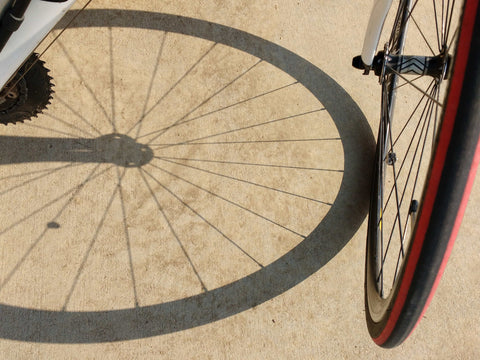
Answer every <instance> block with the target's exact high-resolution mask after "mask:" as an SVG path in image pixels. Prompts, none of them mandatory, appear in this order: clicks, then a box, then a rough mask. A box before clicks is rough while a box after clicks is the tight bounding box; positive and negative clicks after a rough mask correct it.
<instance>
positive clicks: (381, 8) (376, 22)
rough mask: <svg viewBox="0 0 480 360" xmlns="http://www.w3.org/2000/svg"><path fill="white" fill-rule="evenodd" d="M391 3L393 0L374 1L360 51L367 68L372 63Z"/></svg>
mask: <svg viewBox="0 0 480 360" xmlns="http://www.w3.org/2000/svg"><path fill="white" fill-rule="evenodd" d="M392 2H393V0H375V3H374V4H373V9H372V12H371V14H370V20H369V21H368V27H367V32H366V33H365V39H364V41H363V49H362V61H363V63H364V64H365V65H367V66H371V65H372V63H373V58H374V56H375V52H376V51H377V47H378V42H379V41H380V35H381V33H382V28H383V24H384V22H385V19H386V17H387V14H388V11H389V10H390V7H391V6H392Z"/></svg>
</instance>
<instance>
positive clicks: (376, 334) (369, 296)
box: [365, 0, 480, 348]
mask: <svg viewBox="0 0 480 360" xmlns="http://www.w3.org/2000/svg"><path fill="white" fill-rule="evenodd" d="M478 2H479V1H478V0H466V1H465V2H464V4H463V16H460V22H459V24H460V25H459V28H460V31H459V37H458V42H457V52H456V56H455V61H454V63H453V64H454V65H453V69H452V70H451V72H450V73H451V74H452V75H451V76H450V77H451V82H450V85H449V91H448V94H447V95H446V98H445V99H446V101H445V103H444V109H443V113H442V115H441V117H440V123H439V124H438V127H436V126H435V128H436V129H437V131H436V135H435V136H436V140H435V141H433V142H432V146H433V149H432V155H431V157H430V162H429V165H428V166H427V171H426V172H425V180H424V181H425V184H424V187H423V193H422V195H421V197H420V198H419V199H421V201H420V204H419V207H418V210H416V209H414V206H413V205H414V202H413V201H411V203H410V204H408V203H407V208H408V210H407V211H408V213H407V218H410V217H412V218H414V219H415V224H414V225H412V227H413V230H412V232H411V235H410V240H409V242H408V245H407V246H405V247H404V246H403V245H401V249H400V254H399V255H398V258H399V259H400V258H402V257H403V259H404V261H403V264H402V265H401V267H400V268H399V265H398V264H397V265H396V268H395V274H394V279H393V284H392V288H391V289H390V291H389V293H388V295H385V293H384V291H383V284H382V285H381V286H380V288H379V285H378V283H379V282H380V280H379V278H381V279H382V281H383V267H382V268H381V269H378V267H379V263H378V262H379V261H380V265H381V266H383V264H384V263H385V257H386V254H385V253H384V251H385V249H384V244H383V243H382V244H380V243H381V240H382V241H383V234H384V230H385V228H386V226H385V224H384V219H386V218H387V216H386V214H385V210H386V207H387V206H386V205H384V203H383V200H384V197H383V194H384V185H385V171H386V170H385V169H386V167H388V165H385V163H386V161H385V160H386V159H387V157H388V156H389V155H388V154H387V153H386V150H387V148H388V143H389V139H388V138H387V137H388V136H390V140H393V139H392V137H391V133H392V132H393V130H392V129H390V126H391V122H389V123H388V124H386V120H385V117H390V115H392V114H393V106H394V103H395V95H396V94H395V93H396V90H395V89H397V88H398V87H397V85H396V84H397V80H398V79H399V75H397V74H395V73H394V74H391V75H389V76H388V78H387V81H386V82H387V84H386V85H385V84H384V85H383V99H387V101H385V100H382V102H383V105H382V112H383V115H382V118H381V122H380V129H379V139H378V142H377V151H376V157H375V158H376V161H375V166H374V176H373V185H372V194H371V204H370V214H369V223H368V235H367V252H366V263H365V308H366V320H367V327H368V330H369V333H370V335H371V337H372V339H373V340H374V342H375V343H376V344H377V345H380V346H382V347H386V348H391V347H394V346H397V345H399V344H401V343H402V342H403V341H404V340H405V339H406V338H407V337H408V336H409V335H410V334H411V333H412V331H413V330H414V329H415V327H416V325H417V324H418V322H419V321H420V319H421V318H422V317H423V314H424V312H425V311H426V309H427V307H428V305H429V303H430V301H431V299H432V297H433V294H434V292H435V289H436V288H437V286H438V283H439V281H440V278H441V276H442V274H443V271H444V268H445V265H446V262H447V260H448V257H449V255H450V252H451V250H452V246H453V242H454V240H455V237H456V235H457V232H458V230H459V226H460V222H461V219H462V216H463V213H464V210H465V207H466V204H467V200H468V195H469V193H470V190H471V187H472V184H473V179H474V176H475V172H476V168H477V165H478V163H479V160H480V149H479V146H478V144H479V135H480V121H479V120H480V116H479V114H480V67H479V65H478V63H479V62H478V58H479V56H480V50H479V49H480V7H479V6H478ZM416 4H417V3H416V2H415V4H413V7H414V6H415V5H416ZM434 4H435V3H434ZM434 6H435V5H434ZM413 7H412V8H411V7H410V1H408V0H407V1H401V2H400V5H399V9H398V12H397V16H396V20H395V23H394V27H393V31H392V38H393V39H394V40H395V41H393V44H394V47H393V51H394V52H395V51H398V52H399V53H401V52H402V51H403V44H404V41H405V34H406V27H407V23H406V22H408V20H409V18H410V16H407V17H406V22H405V14H408V13H409V11H410V10H409V9H413ZM412 18H413V16H412ZM415 26H417V24H415ZM398 29H401V32H400V33H399V32H398ZM391 40H392V39H391ZM391 43H392V41H391ZM389 90H390V92H388V91H389ZM435 95H436V94H435ZM436 96H437V95H436ZM425 102H427V100H426V101H425ZM385 103H387V104H388V105H387V106H385ZM419 104H420V103H419ZM385 107H388V108H387V109H386V110H385ZM385 111H387V112H385ZM415 111H416V110H415ZM422 116H423V114H422ZM388 121H391V119H390V118H389V119H388ZM408 121H410V120H408ZM429 124H430V121H429ZM423 126H425V125H422V133H423ZM434 131H435V130H434ZM401 132H403V128H402V130H401ZM427 134H428V130H427V131H426V132H425V138H427ZM414 135H415V136H416V131H415V133H414ZM399 136H400V135H399ZM405 136H406V134H405ZM385 139H386V144H387V145H385ZM412 141H413V140H412ZM396 143H397V139H396V140H395V142H394V141H391V144H396ZM423 147H425V142H424V145H423ZM392 149H393V145H392ZM392 149H391V153H393V154H395V152H393V151H392ZM417 149H418V147H417ZM422 154H423V149H422ZM415 156H416V152H415ZM393 158H395V156H393ZM406 158H407V155H405V159H406ZM395 161H396V160H395V159H393V160H391V162H393V164H395ZM414 161H415V160H412V164H413V163H414ZM412 166H413V165H412ZM402 167H403V163H402ZM418 168H419V169H420V165H418ZM400 170H401V169H400ZM419 173H420V171H419ZM397 175H398V174H396V173H395V171H393V179H394V181H393V182H394V183H395V185H393V187H395V191H397V184H396V182H397V179H399V178H400V176H397ZM409 177H410V175H408V178H409ZM417 177H418V175H416V178H415V184H414V187H415V185H416V183H417ZM408 178H407V181H408ZM393 187H392V190H391V192H390V194H392V192H393ZM406 188H407V185H405V188H404V189H406ZM413 192H415V189H414V190H413ZM404 194H405V190H404V193H403V194H402V198H401V200H402V201H403V198H404V196H403V195H404ZM413 197H414V195H413V194H412V199H413ZM388 200H390V196H389V198H388ZM387 202H388V201H387ZM400 205H402V204H400ZM404 208H405V206H404ZM401 210H402V209H401V207H400V206H398V196H397V210H396V211H397V214H396V215H395V216H394V219H395V220H394V223H393V227H396V226H397V225H396V223H397V219H401V214H400V213H401V212H402V211H401ZM406 222H407V223H408V220H407V221H406ZM398 223H399V225H398V227H399V229H400V231H399V237H400V242H402V243H403V242H404V241H405V236H404V234H405V233H403V234H402V231H401V229H402V227H403V225H402V224H401V220H398ZM407 225H408V224H405V227H404V228H405V229H406V227H407ZM392 233H393V230H392ZM392 233H391V234H392ZM391 234H390V239H391ZM379 238H381V239H379ZM389 246H390V243H389V244H388V245H387V249H386V251H387V252H388V251H389V248H388V247H389ZM402 252H403V255H402ZM380 255H381V257H380ZM397 271H398V273H397Z"/></svg>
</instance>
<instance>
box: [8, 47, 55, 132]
mask: <svg viewBox="0 0 480 360" xmlns="http://www.w3.org/2000/svg"><path fill="white" fill-rule="evenodd" d="M49 72H50V70H49V69H47V68H46V67H45V62H44V61H42V60H39V58H38V55H37V54H36V53H33V54H32V55H30V57H29V58H28V59H27V61H26V62H25V64H23V65H22V67H21V68H20V69H19V70H18V72H17V75H16V76H15V78H14V79H13V80H12V82H15V81H18V84H17V85H15V86H16V87H18V89H19V90H18V92H19V95H18V97H17V99H16V101H15V102H12V104H11V105H10V106H9V107H8V108H7V109H3V110H0V123H1V124H4V125H8V124H16V123H23V122H24V121H25V120H31V118H32V117H38V114H41V113H43V111H44V110H45V109H46V108H47V106H48V105H49V104H50V103H51V102H50V100H52V98H53V97H52V94H53V93H54V91H53V89H52V88H53V86H54V84H53V83H52V80H53V78H52V77H51V76H50V75H49ZM32 89H33V90H34V91H32ZM29 95H30V96H29Z"/></svg>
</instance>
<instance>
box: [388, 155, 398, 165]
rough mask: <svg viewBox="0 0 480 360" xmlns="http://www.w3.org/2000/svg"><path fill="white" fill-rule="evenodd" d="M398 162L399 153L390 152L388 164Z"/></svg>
mask: <svg viewBox="0 0 480 360" xmlns="http://www.w3.org/2000/svg"><path fill="white" fill-rule="evenodd" d="M396 162H397V155H396V154H395V153H394V152H389V153H388V157H387V164H388V165H393V164H395V163H396Z"/></svg>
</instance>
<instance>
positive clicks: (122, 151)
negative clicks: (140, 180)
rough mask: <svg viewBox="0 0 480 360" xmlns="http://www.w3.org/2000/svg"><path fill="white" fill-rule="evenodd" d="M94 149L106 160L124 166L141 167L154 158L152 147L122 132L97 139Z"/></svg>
mask: <svg viewBox="0 0 480 360" xmlns="http://www.w3.org/2000/svg"><path fill="white" fill-rule="evenodd" d="M94 151H95V152H96V153H98V154H99V155H100V156H101V157H102V158H103V160H104V162H106V163H112V164H115V165H118V166H123V167H140V166H143V165H145V164H148V163H149V162H150V161H151V160H152V158H153V151H152V149H150V147H148V146H147V145H143V144H139V143H137V142H136V141H135V140H134V139H132V138H131V137H129V136H126V135H121V134H109V135H105V136H101V137H99V138H97V139H95V140H94Z"/></svg>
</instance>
